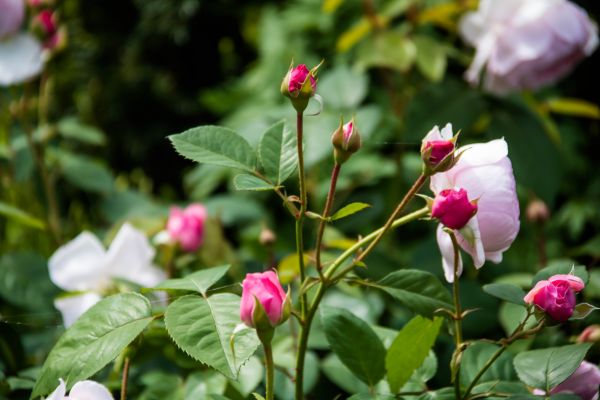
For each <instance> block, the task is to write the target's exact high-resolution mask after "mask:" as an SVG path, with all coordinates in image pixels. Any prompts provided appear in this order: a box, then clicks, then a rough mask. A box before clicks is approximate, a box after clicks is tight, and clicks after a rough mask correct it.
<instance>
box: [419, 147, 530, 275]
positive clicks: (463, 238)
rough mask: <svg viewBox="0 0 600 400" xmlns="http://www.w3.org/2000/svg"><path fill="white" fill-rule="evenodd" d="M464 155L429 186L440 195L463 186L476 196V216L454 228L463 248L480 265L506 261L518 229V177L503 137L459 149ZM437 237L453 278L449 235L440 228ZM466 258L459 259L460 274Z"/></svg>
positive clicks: (452, 252) (451, 249) (475, 263)
mask: <svg viewBox="0 0 600 400" xmlns="http://www.w3.org/2000/svg"><path fill="white" fill-rule="evenodd" d="M458 152H459V153H462V155H461V156H460V158H459V160H458V162H457V163H456V164H455V165H454V167H452V168H451V169H450V170H448V171H445V172H440V173H437V174H435V175H433V176H432V177H431V190H432V191H433V193H435V194H436V195H437V194H439V193H441V192H442V191H443V190H446V189H457V190H458V189H464V190H466V191H467V193H468V194H469V197H470V198H471V199H474V200H477V214H475V217H474V218H471V219H470V220H469V222H468V223H467V225H466V226H465V227H464V228H462V229H461V230H460V231H456V237H457V240H458V243H459V245H460V246H461V248H462V249H463V250H464V251H466V252H467V253H469V254H470V255H471V257H472V258H473V264H474V265H475V267H476V268H481V267H482V266H483V264H484V263H485V260H490V261H492V262H494V263H499V262H500V261H502V253H503V252H505V251H506V250H508V248H509V247H510V245H511V244H512V242H513V241H514V240H515V238H516V236H517V233H518V232H519V225H520V223H519V202H518V200H517V194H516V188H515V177H514V175H513V170H512V165H511V162H510V160H509V159H508V146H507V145H506V142H505V141H504V139H496V140H492V141H490V142H488V143H480V144H474V145H469V146H465V147H462V148H459V149H458ZM437 241H438V245H439V247H440V250H441V252H442V264H443V267H444V272H445V276H446V279H447V280H448V281H449V282H452V281H453V280H454V250H453V247H452V241H451V239H450V236H449V235H448V234H447V233H446V232H444V231H443V230H442V225H441V224H440V225H439V226H438V230H437ZM461 272H462V260H461V259H459V260H458V274H459V275H460V274H461Z"/></svg>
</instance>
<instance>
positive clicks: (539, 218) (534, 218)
mask: <svg viewBox="0 0 600 400" xmlns="http://www.w3.org/2000/svg"><path fill="white" fill-rule="evenodd" d="M525 214H526V215H527V220H528V221H529V222H531V223H534V224H541V223H544V222H545V221H546V220H548V218H549V217H550V210H548V206H547V205H546V203H544V202H543V201H542V200H540V199H533V200H531V201H530V202H529V204H527V210H526V211H525Z"/></svg>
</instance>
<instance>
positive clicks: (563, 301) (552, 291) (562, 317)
mask: <svg viewBox="0 0 600 400" xmlns="http://www.w3.org/2000/svg"><path fill="white" fill-rule="evenodd" d="M584 286H585V285H584V283H583V281H582V280H581V279H580V278H578V277H576V276H575V275H554V276H552V277H550V278H549V279H548V280H547V281H539V282H538V283H536V285H535V286H534V288H533V289H531V290H530V291H529V293H527V295H526V296H525V297H524V298H523V300H524V301H525V303H527V304H535V305H536V306H538V307H539V308H541V309H542V310H544V311H545V312H546V314H548V315H549V316H550V317H551V318H552V319H553V320H555V321H557V322H565V321H566V320H568V319H569V318H570V317H571V315H573V310H574V309H575V304H576V303H575V293H577V292H580V291H581V290H582V289H583V288H584Z"/></svg>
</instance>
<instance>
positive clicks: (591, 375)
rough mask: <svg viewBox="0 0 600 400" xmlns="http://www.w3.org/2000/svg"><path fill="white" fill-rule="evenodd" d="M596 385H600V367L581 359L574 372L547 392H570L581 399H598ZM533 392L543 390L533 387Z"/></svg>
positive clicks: (537, 393)
mask: <svg viewBox="0 0 600 400" xmlns="http://www.w3.org/2000/svg"><path fill="white" fill-rule="evenodd" d="M598 385H600V369H599V368H598V367H597V366H596V365H594V364H592V363H589V362H587V361H582V362H581V365H580V366H579V367H577V369H576V370H575V372H573V374H572V375H571V376H570V377H568V378H567V379H566V380H565V381H564V382H562V383H561V384H559V385H558V386H556V387H554V388H552V389H551V390H550V393H549V394H551V395H552V394H558V393H571V394H575V395H577V396H579V397H581V400H598ZM533 394H536V395H545V394H546V393H545V392H544V391H543V390H540V389H535V390H534V391H533Z"/></svg>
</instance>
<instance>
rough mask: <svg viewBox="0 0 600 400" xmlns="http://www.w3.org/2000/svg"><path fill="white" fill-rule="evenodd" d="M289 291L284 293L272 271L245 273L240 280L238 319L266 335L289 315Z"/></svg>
mask: <svg viewBox="0 0 600 400" xmlns="http://www.w3.org/2000/svg"><path fill="white" fill-rule="evenodd" d="M290 301H291V300H290V295H289V293H287V294H286V293H285V292H284V291H283V288H282V287H281V283H279V279H278V278H277V274H276V273H275V272H274V271H266V272H257V273H254V274H246V278H245V279H244V281H243V282H242V301H241V303H240V319H241V320H242V321H243V322H244V323H245V324H246V325H247V326H249V327H251V328H255V329H256V330H257V332H258V333H259V336H261V334H265V333H266V335H267V336H268V335H269V334H270V335H272V330H273V328H275V327H276V326H278V325H281V324H282V323H284V322H285V321H286V320H287V319H288V318H289V316H290V312H291V303H290Z"/></svg>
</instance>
